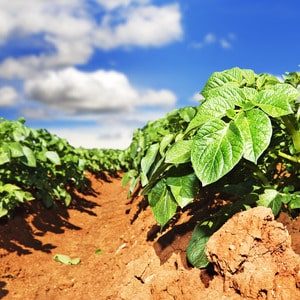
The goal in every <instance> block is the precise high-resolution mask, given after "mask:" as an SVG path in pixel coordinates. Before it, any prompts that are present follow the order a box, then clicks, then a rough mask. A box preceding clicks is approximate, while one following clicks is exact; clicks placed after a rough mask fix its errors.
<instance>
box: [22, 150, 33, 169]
mask: <svg viewBox="0 0 300 300" xmlns="http://www.w3.org/2000/svg"><path fill="white" fill-rule="evenodd" d="M23 153H24V155H25V156H24V157H22V163H23V164H24V165H26V166H28V167H33V168H34V167H36V159H35V155H34V153H33V151H32V150H31V149H30V148H28V147H27V146H23Z"/></svg>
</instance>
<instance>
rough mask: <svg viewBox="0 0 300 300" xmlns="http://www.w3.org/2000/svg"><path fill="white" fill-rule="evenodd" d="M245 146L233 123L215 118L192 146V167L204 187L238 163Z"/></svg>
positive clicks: (201, 131)
mask: <svg viewBox="0 0 300 300" xmlns="http://www.w3.org/2000/svg"><path fill="white" fill-rule="evenodd" d="M243 151H244V146H243V139H242V136H241V132H240V131H239V129H238V127H237V126H236V124H235V123H234V122H230V123H225V122H224V121H222V120H220V119H215V120H211V121H209V122H207V123H206V124H204V125H203V126H202V127H201V128H200V130H199V131H198V133H197V136H196V137H195V140H194V143H193V145H192V152H191V158H192V165H193V168H194V170H195V173H196V175H197V177H198V178H199V179H200V181H201V182H202V185H207V184H210V183H213V182H215V181H217V180H218V179H220V178H221V177H223V176H224V175H225V174H227V173H228V172H229V171H230V170H232V168H233V167H234V166H235V165H236V164H237V163H238V162H239V160H240V159H241V157H242V155H243Z"/></svg>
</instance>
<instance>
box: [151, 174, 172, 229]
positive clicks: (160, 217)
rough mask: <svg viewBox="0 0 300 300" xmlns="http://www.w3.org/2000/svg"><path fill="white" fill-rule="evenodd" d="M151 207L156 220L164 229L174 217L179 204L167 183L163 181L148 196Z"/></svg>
mask: <svg viewBox="0 0 300 300" xmlns="http://www.w3.org/2000/svg"><path fill="white" fill-rule="evenodd" d="M148 200H149V205H150V206H151V209H152V211H153V214H154V217H155V220H156V222H157V223H159V224H160V226H161V227H164V226H165V225H166V224H167V223H168V221H169V220H170V219H171V218H172V217H173V216H174V214H175V212H176V209H177V203H176V202H175V201H174V199H173V198H172V195H171V193H170V192H169V190H168V189H167V185H166V181H165V180H164V179H161V180H160V181H158V182H157V184H156V185H155V186H154V187H153V188H152V190H151V191H150V193H149V194H148Z"/></svg>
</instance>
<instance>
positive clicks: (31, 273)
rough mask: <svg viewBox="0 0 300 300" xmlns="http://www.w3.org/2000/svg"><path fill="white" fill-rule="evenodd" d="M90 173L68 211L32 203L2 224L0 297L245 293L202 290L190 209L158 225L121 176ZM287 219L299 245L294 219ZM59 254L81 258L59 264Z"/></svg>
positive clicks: (204, 282)
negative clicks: (193, 262) (86, 189)
mask: <svg viewBox="0 0 300 300" xmlns="http://www.w3.org/2000/svg"><path fill="white" fill-rule="evenodd" d="M91 181H92V188H93V190H94V192H93V195H79V194H78V195H77V196H76V197H75V198H74V207H73V208H71V209H68V210H67V211H66V210H65V209H64V208H63V207H60V206H58V207H56V208H55V209H52V210H45V209H44V208H43V207H42V206H40V205H39V207H37V203H32V204H31V205H30V206H28V207H27V210H26V211H24V210H20V211H18V212H17V214H16V216H15V218H14V219H12V220H10V221H9V222H8V223H4V222H2V224H0V257H1V261H0V267H1V270H0V276H1V278H0V298H1V299H7V300H9V299H28V300H31V299H41V300H43V299H64V300H68V299H72V300H77V299H78V300H81V299H87V300H88V299H100V300H101V299H125V300H127V299H128V300H132V299H139V300H140V299H143V300H148V299H149V300H150V299H162V300H164V299H166V300H167V299H210V296H209V295H211V299H242V298H241V297H240V296H239V295H237V294H236V295H234V296H232V294H231V295H225V294H223V287H222V286H221V285H220V286H214V287H213V288H212V287H211V291H212V293H211V294H210V293H207V291H208V290H209V288H208V287H209V282H210V280H211V277H210V275H208V272H207V271H206V270H202V271H200V270H198V269H196V268H192V267H191V266H189V265H188V263H187V261H186V258H185V249H186V245H187V243H188V241H189V238H190V236H191V230H192V227H193V225H188V224H187V223H186V222H187V220H189V219H190V218H195V215H191V214H190V213H189V212H186V213H185V214H182V215H181V216H180V217H179V218H177V219H176V222H175V220H174V226H172V227H170V228H169V230H167V231H165V232H163V233H160V232H159V228H158V226H157V225H156V224H155V221H154V219H153V216H152V212H151V211H150V209H149V207H147V205H146V202H145V201H144V200H143V199H142V198H135V199H134V200H133V202H130V200H128V199H127V189H126V188H124V187H122V185H121V181H120V179H114V178H112V179H111V182H105V181H103V180H102V179H100V178H98V179H97V178H94V177H91ZM200 214H201V212H200ZM282 218H285V216H283V217H282ZM195 221H196V218H195ZM284 222H285V223H286V224H287V225H288V228H289V229H290V232H291V233H292V234H295V238H293V246H294V248H297V247H299V246H300V243H299V228H300V226H299V222H292V221H291V220H289V219H287V218H285V219H284ZM175 223H176V224H175ZM296 237H297V238H298V240H297V239H296ZM298 253H299V251H298ZM56 254H65V255H68V256H70V257H71V258H76V257H79V258H80V260H81V262H80V263H79V264H78V265H63V264H61V263H59V262H56V261H54V259H53V257H54V255H56ZM202 292H203V295H204V294H205V296H201V295H202ZM204 292H205V293H204ZM215 297H220V298H215Z"/></svg>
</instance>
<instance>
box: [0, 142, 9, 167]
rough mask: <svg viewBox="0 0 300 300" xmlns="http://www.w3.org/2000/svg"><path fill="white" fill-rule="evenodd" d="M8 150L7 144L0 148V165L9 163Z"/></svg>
mask: <svg viewBox="0 0 300 300" xmlns="http://www.w3.org/2000/svg"><path fill="white" fill-rule="evenodd" d="M10 155H11V154H10V150H9V146H8V145H7V144H3V145H1V146H0V165H4V164H6V163H8V162H10Z"/></svg>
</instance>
